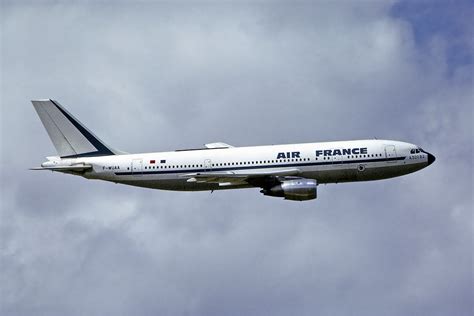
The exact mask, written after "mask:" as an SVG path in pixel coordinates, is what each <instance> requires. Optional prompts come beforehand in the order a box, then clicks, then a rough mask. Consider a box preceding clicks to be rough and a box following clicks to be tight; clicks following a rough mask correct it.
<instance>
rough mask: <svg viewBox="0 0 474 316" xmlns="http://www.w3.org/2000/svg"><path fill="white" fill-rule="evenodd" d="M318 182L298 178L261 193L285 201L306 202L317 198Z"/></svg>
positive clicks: (282, 182) (285, 181)
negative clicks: (281, 198)
mask: <svg viewBox="0 0 474 316" xmlns="http://www.w3.org/2000/svg"><path fill="white" fill-rule="evenodd" d="M317 185H318V184H317V182H316V180H313V179H304V178H297V179H294V180H284V181H281V183H280V184H277V185H275V186H273V187H270V188H268V189H263V190H261V191H260V192H261V193H263V194H264V195H268V196H276V197H283V198H285V200H293V201H306V200H313V199H315V198H316V197H317Z"/></svg>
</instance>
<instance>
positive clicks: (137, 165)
mask: <svg viewBox="0 0 474 316" xmlns="http://www.w3.org/2000/svg"><path fill="white" fill-rule="evenodd" d="M131 168H132V174H133V175H134V176H141V175H143V159H133V160H132V166H131Z"/></svg>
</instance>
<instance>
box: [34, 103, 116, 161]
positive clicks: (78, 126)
mask: <svg viewBox="0 0 474 316" xmlns="http://www.w3.org/2000/svg"><path fill="white" fill-rule="evenodd" d="M31 102H32V103H33V106H34V108H35V110H36V112H37V113H38V116H39V117H40V119H41V122H42V123H43V125H44V127H45V128H46V131H47V132H48V135H49V137H50V138H51V141H52V142H53V144H54V147H56V150H57V152H58V154H59V156H60V157H61V158H77V157H94V156H108V155H115V154H119V153H120V152H119V151H116V150H113V149H112V148H110V147H108V146H107V145H105V144H104V142H102V141H101V140H100V139H99V138H98V137H97V136H95V135H94V133H92V132H91V131H90V130H89V129H87V127H85V126H84V125H82V123H81V122H79V121H78V120H77V119H76V118H75V117H74V116H72V114H70V113H69V112H68V111H67V110H66V109H64V108H63V107H62V106H61V105H60V104H59V103H58V102H57V101H53V100H33V101H31Z"/></svg>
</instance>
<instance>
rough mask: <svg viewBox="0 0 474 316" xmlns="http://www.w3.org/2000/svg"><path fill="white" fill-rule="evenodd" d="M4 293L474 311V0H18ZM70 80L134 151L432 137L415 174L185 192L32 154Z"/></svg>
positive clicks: (260, 309)
mask: <svg viewBox="0 0 474 316" xmlns="http://www.w3.org/2000/svg"><path fill="white" fill-rule="evenodd" d="M0 12H1V13H0V14H1V16H0V23H1V27H0V39H1V40H0V45H1V46H0V53H1V55H0V56H1V57H0V59H1V72H0V75H1V77H0V86H1V90H0V91H1V129H0V132H1V147H0V148H1V162H2V163H1V166H0V172H1V174H0V175H1V182H0V183H1V184H0V185H1V196H0V198H1V199H0V201H1V202H0V314H1V315H104V314H115V315H130V314H133V315H242V314H246V315H348V314H350V315H472V314H473V297H474V293H473V279H474V274H473V228H474V225H473V217H472V212H473V198H472V195H473V169H472V163H473V152H472V148H473V141H472V139H473V130H472V122H473V110H472V107H473V104H474V102H473V101H474V92H473V70H474V68H473V51H474V42H473V38H474V31H473V26H472V20H473V18H474V8H473V5H472V2H470V1H463V0H460V1H450V0H445V1H415V2H414V1H408V0H405V1H404V0H402V1H395V0H390V1H382V0H381V1H312V2H298V3H294V2H284V1H278V2H273V1H260V2H251V1H246V2H224V3H216V2H214V3H212V2H209V3H197V2H184V1H180V2H175V3H161V2H152V1H142V2H129V1H120V2H119V3H115V2H114V3H113V4H112V2H109V1H100V2H94V1H86V2H79V1H39V2H33V1H9V0H4V1H3V2H2V4H1V11H0ZM38 98H52V99H56V100H58V101H59V102H60V103H61V104H62V105H64V106H65V107H66V108H67V109H68V110H69V111H70V112H72V113H73V114H74V115H75V116H76V117H77V118H79V119H80V120H81V121H82V122H83V123H84V124H85V125H86V126H87V127H88V128H89V129H91V130H92V131H94V133H95V134H97V135H98V136H99V137H100V138H101V139H103V140H104V141H105V142H106V143H107V144H109V145H111V146H112V147H114V148H117V149H120V150H124V151H127V152H132V153H139V152H151V151H167V150H174V149H177V148H189V147H199V146H201V145H202V144H204V143H210V142H217V141H222V142H226V143H229V144H232V145H234V146H246V145H264V144H280V143H299V142H318V141H332V140H350V139H370V138H374V137H377V138H380V139H394V140H401V141H407V142H410V143H415V144H417V145H420V146H421V147H423V148H424V149H425V150H427V151H429V152H431V153H433V154H434V155H435V156H436V158H437V160H436V162H435V163H434V164H433V165H431V166H430V167H428V168H426V169H423V170H422V171H419V172H416V173H414V174H411V175H407V176H404V177H400V178H395V179H390V180H382V181H375V182H365V183H348V184H332V185H321V186H319V188H318V199H317V200H312V201H307V202H289V201H284V200H282V199H279V198H272V197H265V196H263V195H261V194H260V193H259V192H258V191H259V190H258V189H246V190H232V191H217V192H214V193H212V194H211V193H210V192H169V191H158V190H149V189H140V188H134V187H128V186H123V185H117V184H111V183H105V182H100V181H93V180H86V179H83V178H80V177H74V176H69V175H62V174H56V173H54V174H53V173H50V172H34V171H29V170H28V168H30V167H35V166H38V165H40V164H41V163H42V162H43V161H44V160H45V157H46V156H51V155H55V154H56V153H55V149H54V147H53V145H52V143H51V142H50V140H49V138H48V136H47V134H46V132H45V131H44V129H43V126H42V125H41V122H40V121H39V118H38V117H37V115H36V113H35V111H34V109H33V107H32V105H31V103H30V100H31V99H38Z"/></svg>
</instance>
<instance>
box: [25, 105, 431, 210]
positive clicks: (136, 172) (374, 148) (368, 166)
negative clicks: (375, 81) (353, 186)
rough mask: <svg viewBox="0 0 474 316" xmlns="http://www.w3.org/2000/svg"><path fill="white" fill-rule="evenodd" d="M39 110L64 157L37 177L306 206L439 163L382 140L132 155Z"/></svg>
mask: <svg viewBox="0 0 474 316" xmlns="http://www.w3.org/2000/svg"><path fill="white" fill-rule="evenodd" d="M32 103H33V106H34V108H35V110H36V112H37V113H38V115H39V117H40V119H41V122H42V123H43V125H44V127H45V129H46V131H47V132H48V135H49V137H50V138H51V141H52V142H53V144H54V146H55V148H56V150H57V153H58V155H57V156H53V157H47V159H48V161H46V162H44V163H42V164H41V167H39V168H33V169H32V170H51V171H57V172H62V173H68V174H72V175H78V176H82V177H84V178H86V179H97V180H105V181H110V182H115V183H121V184H127V185H133V186H138V187H144V188H151V189H162V190H175V191H204V190H208V191H214V190H222V189H240V188H260V192H261V193H263V194H264V195H268V196H274V197H282V198H284V199H286V200H293V201H304V200H311V199H315V198H316V197H317V186H318V185H319V184H321V183H324V184H326V183H340V182H354V181H370V180H380V179H387V178H393V177H398V176H402V175H405V174H409V173H412V172H415V171H418V170H421V169H423V168H425V167H427V166H429V165H431V164H432V163H433V162H434V161H435V157H434V156H433V155H432V154H430V153H429V152H426V151H425V150H423V149H422V148H420V147H419V146H416V145H413V144H410V143H405V142H400V141H393V140H381V139H370V140H351V141H337V142H320V143H305V144H288V145H271V146H251V147H234V146H231V145H228V144H226V143H222V142H217V143H210V144H205V145H204V147H203V148H196V149H179V150H176V151H170V152H155V153H143V154H129V153H126V152H122V151H119V150H115V149H113V148H111V147H109V146H107V145H106V144H105V143H104V142H103V141H101V140H100V139H99V138H98V137H97V136H95V135H94V134H93V133H92V132H91V131H90V130H89V129H88V128H87V127H85V126H84V125H83V124H82V123H81V122H79V120H77V119H76V118H75V117H74V116H73V115H72V114H71V113H69V112H68V111H67V110H66V109H65V108H64V107H63V106H61V105H60V104H59V103H58V102H57V101H54V100H51V99H48V100H33V101H32Z"/></svg>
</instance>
